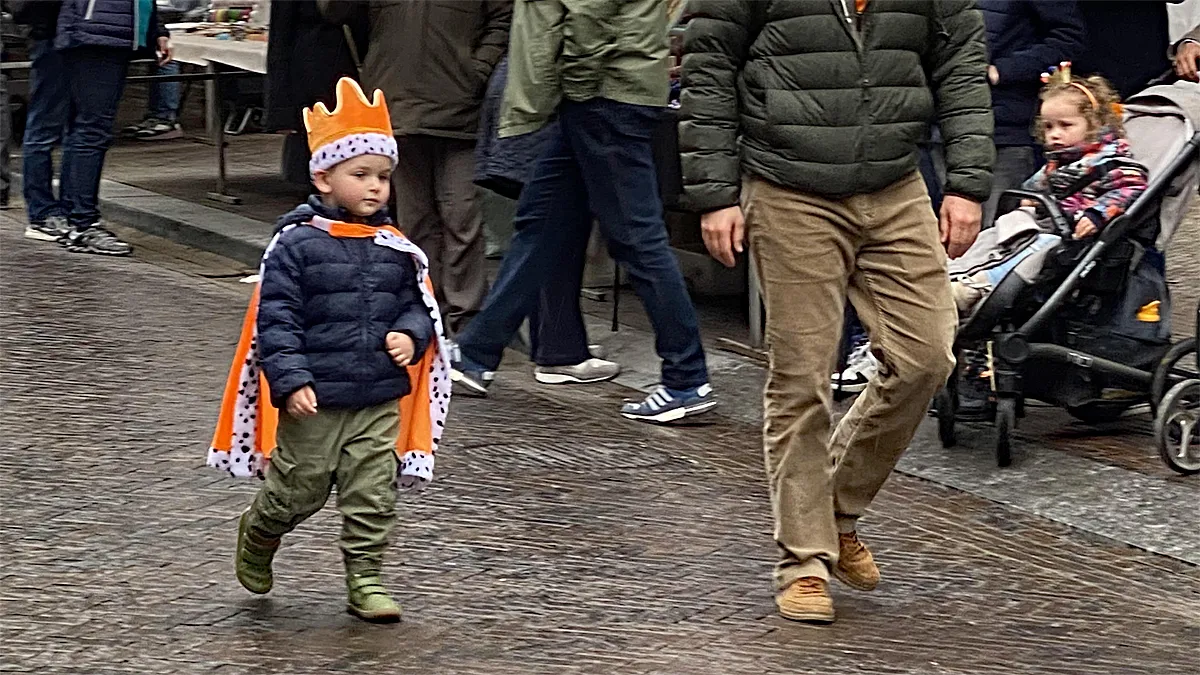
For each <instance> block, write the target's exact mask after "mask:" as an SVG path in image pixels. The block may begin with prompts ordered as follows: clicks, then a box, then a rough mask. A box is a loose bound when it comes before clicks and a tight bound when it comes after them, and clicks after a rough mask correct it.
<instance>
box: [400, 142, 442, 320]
mask: <svg viewBox="0 0 1200 675" xmlns="http://www.w3.org/2000/svg"><path fill="white" fill-rule="evenodd" d="M434 142H435V141H434V139H430V138H427V137H425V136H399V137H397V138H396V144H397V145H398V146H399V150H400V160H399V163H398V164H397V165H396V170H395V171H394V172H392V198H393V199H395V200H396V209H395V212H394V213H392V218H394V219H395V221H396V226H397V227H399V228H400V231H401V232H403V233H404V234H405V236H407V237H408V238H409V239H411V240H412V242H413V243H414V244H416V245H417V246H419V247H421V250H422V251H424V252H425V256H426V257H427V258H429V278H430V280H431V281H432V282H433V289H434V292H436V293H437V296H438V300H439V302H444V300H443V298H445V293H444V288H443V282H444V276H445V267H444V266H443V265H442V220H441V218H440V217H439V216H438V210H437V198H436V197H435V195H434V177H433V176H434V173H433V165H434V160H435V156H434V152H435V149H434ZM447 309H448V308H446V307H444V306H443V307H442V316H446V314H447Z"/></svg>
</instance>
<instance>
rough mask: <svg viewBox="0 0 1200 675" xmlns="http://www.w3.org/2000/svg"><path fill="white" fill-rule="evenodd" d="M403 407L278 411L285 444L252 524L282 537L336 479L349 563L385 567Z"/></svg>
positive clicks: (275, 455) (355, 567)
mask: <svg viewBox="0 0 1200 675" xmlns="http://www.w3.org/2000/svg"><path fill="white" fill-rule="evenodd" d="M399 431H400V407H399V404H397V403H396V401H389V402H387V403H383V404H380V405H377V406H372V407H370V408H364V409H362V410H322V411H321V412H319V413H317V414H316V415H314V416H312V417H304V418H297V417H292V416H291V415H289V414H287V413H286V412H283V411H280V413H279V431H278V433H277V440H278V446H279V447H277V448H275V451H274V452H272V453H271V464H270V468H269V469H268V470H267V477H266V480H265V481H264V482H263V486H262V488H261V489H260V490H259V491H258V496H257V497H255V499H254V504H253V506H251V507H250V517H249V526H250V527H251V529H252V530H253V531H254V532H256V533H258V534H260V535H262V536H263V537H264V538H268V539H277V538H279V537H281V536H283V535H285V534H287V533H288V532H291V531H292V530H294V529H295V528H296V526H298V525H299V524H300V523H302V522H304V521H305V520H307V519H308V518H309V517H310V516H312V515H313V514H314V513H316V512H317V511H320V510H321V507H323V506H325V502H326V501H328V500H329V493H330V491H331V490H332V489H333V486H334V485H337V506H338V510H339V511H341V512H342V536H341V540H340V545H341V548H342V555H343V557H344V558H345V561H346V569H347V570H348V571H351V572H355V571H374V572H378V571H379V567H380V564H381V562H382V560H383V551H384V549H386V548H387V545H388V537H389V535H390V534H391V531H392V525H393V523H394V521H395V519H396V489H395V485H394V483H395V480H396V462H397V459H396V435H397V434H398V433H399Z"/></svg>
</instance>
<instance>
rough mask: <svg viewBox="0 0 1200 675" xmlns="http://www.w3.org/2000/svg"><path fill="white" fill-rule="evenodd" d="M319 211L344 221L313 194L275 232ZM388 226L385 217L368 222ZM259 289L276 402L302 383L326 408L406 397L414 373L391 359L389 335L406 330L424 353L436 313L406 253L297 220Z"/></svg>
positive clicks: (264, 356)
mask: <svg viewBox="0 0 1200 675" xmlns="http://www.w3.org/2000/svg"><path fill="white" fill-rule="evenodd" d="M314 214H316V215H321V216H323V217H326V218H329V219H330V220H345V218H344V217H342V215H343V214H339V213H335V212H331V211H330V210H329V209H326V208H325V207H324V206H323V205H322V204H321V203H320V201H319V200H317V199H316V198H313V199H312V200H310V201H309V203H308V204H306V205H303V206H301V207H299V208H297V209H296V210H295V211H293V212H291V213H289V214H288V215H286V216H284V217H283V218H282V219H280V222H279V228H280V229H282V228H283V227H285V226H287V225H292V224H296V223H305V222H308V221H310V220H311V219H312V216H313V215H314ZM384 222H387V220H386V216H382V217H381V218H380V220H379V221H376V222H374V223H372V224H376V225H378V224H382V223H384ZM259 293H260V296H259V307H258V354H259V357H260V359H261V361H262V364H263V370H264V372H265V373H266V376H267V382H268V384H270V387H271V402H272V403H273V404H275V406H276V407H279V408H282V407H284V404H285V402H286V401H287V397H288V396H290V395H291V394H292V393H293V392H295V391H296V390H298V389H300V388H302V387H304V386H305V385H312V387H313V390H314V391H315V392H316V395H317V406H318V408H323V409H327V408H349V409H361V408H366V407H370V406H373V405H378V404H380V403H384V402H386V401H391V400H395V399H398V398H401V397H403V396H405V395H406V394H408V392H409V389H410V383H409V380H408V373H407V371H405V369H404V368H400V367H398V366H396V365H395V364H394V363H393V362H392V359H391V357H390V356H388V354H387V351H386V350H385V347H384V340H385V339H386V336H387V334H388V333H390V332H393V331H395V332H399V333H405V334H407V335H408V336H409V337H411V338H412V339H413V343H414V344H415V345H416V354H418V355H419V354H424V353H425V349H426V348H427V347H428V346H429V342H430V340H432V339H433V319H432V318H431V317H430V314H429V310H428V309H427V308H426V307H425V304H424V303H423V302H422V300H421V290H420V287H418V286H417V270H416V266H415V265H414V264H413V262H412V259H411V258H409V256H408V255H407V254H405V253H401V252H400V251H396V250H394V249H391V248H387V247H385V246H380V245H378V244H376V243H374V240H373V239H371V238H369V237H368V238H342V237H334V236H332V235H330V234H328V233H326V232H325V231H324V230H320V229H317V228H315V227H307V226H304V225H297V226H296V227H293V228H292V229H290V230H287V231H285V232H283V233H282V234H281V235H280V236H279V239H278V241H276V243H275V247H274V248H273V249H272V250H271V252H270V254H269V255H268V256H267V258H266V261H265V262H264V265H263V277H262V283H261V286H260V291H259Z"/></svg>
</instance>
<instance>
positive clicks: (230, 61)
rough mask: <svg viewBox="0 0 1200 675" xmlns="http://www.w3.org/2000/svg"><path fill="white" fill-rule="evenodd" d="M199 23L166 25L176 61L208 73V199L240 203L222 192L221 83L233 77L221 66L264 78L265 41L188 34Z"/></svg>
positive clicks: (223, 142)
mask: <svg viewBox="0 0 1200 675" xmlns="http://www.w3.org/2000/svg"><path fill="white" fill-rule="evenodd" d="M198 27H199V24H169V25H168V26H167V30H169V31H171V45H172V46H173V47H174V49H175V60H176V61H179V62H181V63H190V64H193V65H197V66H202V67H203V68H204V70H205V73H206V74H207V77H206V78H205V80H206V81H205V85H204V98H205V108H204V118H205V123H206V125H207V126H208V132H209V134H210V135H211V136H212V139H213V143H214V144H215V145H216V146H217V189H216V190H215V191H213V192H210V193H208V195H207V196H208V198H209V199H212V200H214V201H219V202H223V203H226V204H240V203H241V201H242V200H241V199H240V198H238V197H234V196H233V195H229V194H226V192H225V173H226V172H225V123H224V121H223V120H222V119H221V111H220V105H221V80H222V79H223V78H227V77H233V76H235V74H233V73H228V72H223V71H222V70H221V66H226V67H230V68H236V69H238V70H240V71H242V72H241V73H239V74H238V75H242V76H244V75H266V73H267V41H266V40H233V39H221V38H217V37H213V36H208V35H201V34H199V33H194V32H188V31H189V29H193V28H198Z"/></svg>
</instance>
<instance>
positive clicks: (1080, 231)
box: [1075, 216, 1100, 241]
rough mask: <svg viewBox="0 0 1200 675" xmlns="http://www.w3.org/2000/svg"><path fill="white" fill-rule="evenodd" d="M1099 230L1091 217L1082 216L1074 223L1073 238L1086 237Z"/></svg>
mask: <svg viewBox="0 0 1200 675" xmlns="http://www.w3.org/2000/svg"><path fill="white" fill-rule="evenodd" d="M1099 231H1100V228H1098V227H1096V224H1095V223H1093V222H1092V219H1091V218H1088V217H1087V216H1084V217H1082V218H1080V219H1079V221H1078V222H1076V223H1075V240H1076V241H1078V240H1080V239H1086V238H1088V237H1090V236H1092V235H1093V234H1096V233H1097V232H1099Z"/></svg>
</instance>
